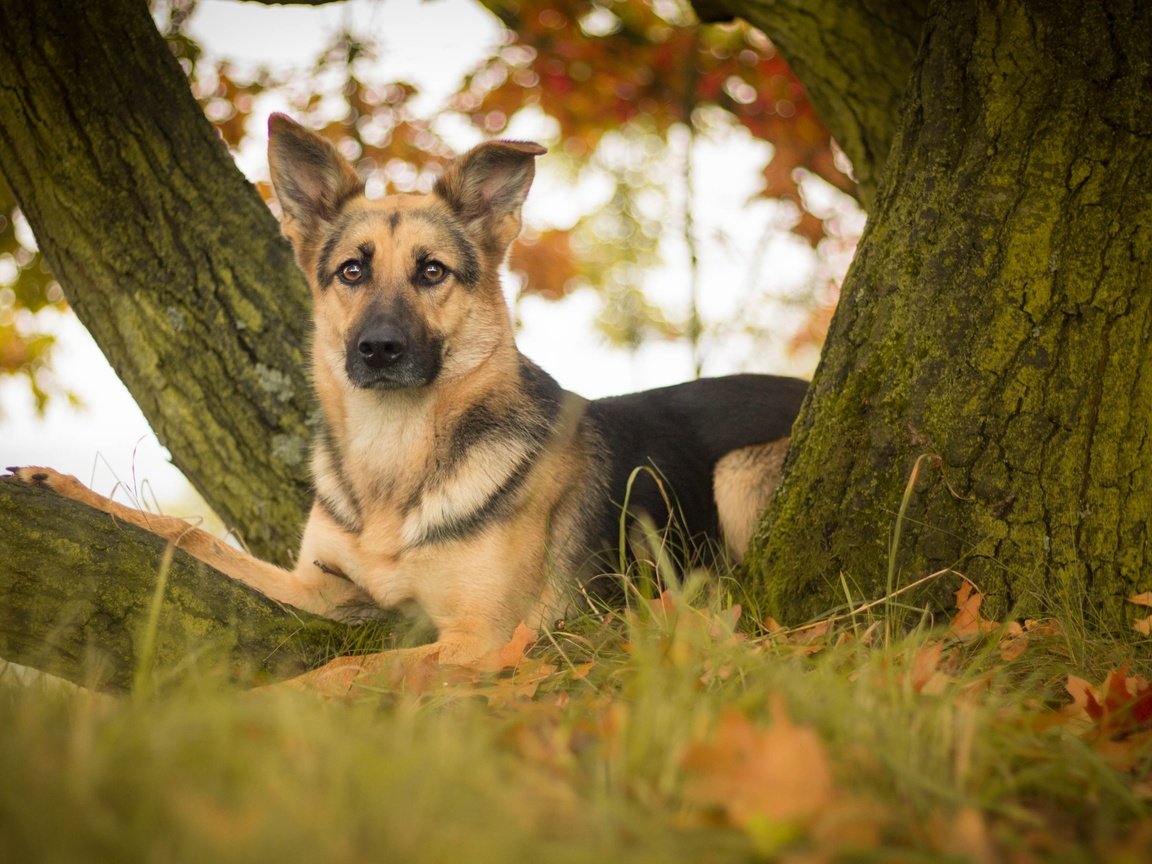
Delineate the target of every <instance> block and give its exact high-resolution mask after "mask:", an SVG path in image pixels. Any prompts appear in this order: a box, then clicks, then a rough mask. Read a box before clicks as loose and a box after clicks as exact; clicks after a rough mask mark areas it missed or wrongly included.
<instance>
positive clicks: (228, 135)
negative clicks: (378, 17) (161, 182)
mask: <svg viewBox="0 0 1152 864" xmlns="http://www.w3.org/2000/svg"><path fill="white" fill-rule="evenodd" d="M483 5H485V6H486V7H487V8H488V9H489V10H490V11H491V12H492V13H493V14H494V15H496V16H497V18H499V20H500V21H501V22H502V23H503V24H504V26H505V27H506V28H507V31H506V33H505V37H504V44H503V45H502V46H500V47H499V49H498V50H497V51H496V52H495V54H494V55H493V56H492V57H490V58H489V59H488V60H487V61H485V62H483V63H482V64H481V65H480V67H479V68H477V69H476V70H474V71H473V72H472V73H471V74H470V75H468V76H467V78H466V79H465V81H464V82H463V84H462V85H461V87H460V89H459V91H458V92H457V93H456V94H455V96H454V97H452V99H451V100H450V101H449V104H447V105H446V106H444V107H443V108H442V109H441V113H452V114H456V115H458V116H461V117H463V118H466V119H467V120H468V122H470V123H471V124H472V125H473V126H474V127H475V129H476V130H477V131H478V133H480V134H482V135H484V136H494V135H501V134H504V133H505V132H506V131H507V130H508V128H509V124H511V123H512V122H513V121H514V120H515V118H516V117H517V116H518V115H519V114H521V113H522V112H524V111H535V112H541V113H543V115H545V116H546V117H547V118H550V120H551V122H553V123H554V125H555V129H556V140H555V141H553V142H550V143H551V145H552V147H553V149H554V153H555V154H556V155H557V156H563V157H565V158H567V160H568V161H569V163H570V164H571V165H573V166H580V167H579V168H578V169H577V173H579V171H580V170H582V169H583V166H584V165H585V164H586V163H589V162H590V161H591V162H594V161H595V157H596V154H597V152H598V148H599V147H600V145H601V144H602V142H603V141H604V140H605V138H606V136H612V135H617V136H619V135H624V136H625V137H629V136H630V137H631V138H633V139H636V138H640V139H644V140H645V141H647V142H648V143H646V144H645V145H644V146H646V147H649V148H651V147H656V148H657V149H659V148H663V147H665V146H666V143H665V142H666V139H667V136H668V135H669V133H670V131H671V130H673V129H674V128H681V129H686V130H689V132H690V133H691V135H694V136H695V135H709V134H711V133H712V132H713V131H715V130H721V129H728V128H742V129H744V130H746V131H747V132H748V133H750V134H751V135H752V136H754V137H756V138H760V139H763V140H765V141H768V142H771V144H772V147H773V155H772V158H771V159H770V161H769V162H768V163H767V165H766V166H765V168H764V170H763V183H762V186H761V188H759V189H749V190H748V193H749V196H750V197H751V196H754V195H759V196H764V197H768V198H773V199H780V200H784V201H788V202H790V203H791V205H792V206H793V207H794V208H795V213H796V214H797V215H796V219H795V221H794V223H793V226H792V230H793V231H794V232H796V233H797V234H798V235H799V236H801V237H803V238H805V240H807V241H808V242H809V243H810V244H812V246H814V247H815V246H817V245H818V244H819V243H820V242H821V241H822V240H823V239H824V238H825V237H826V236H827V235H828V229H827V224H826V219H825V216H826V214H820V213H813V212H811V211H810V210H808V209H806V204H807V202H806V200H805V196H804V195H803V194H802V193H801V185H800V184H801V181H802V178H803V177H804V176H806V175H814V176H816V177H820V178H822V179H823V180H824V181H826V182H827V183H829V184H831V185H832V186H833V187H835V188H836V189H839V190H841V191H843V192H847V193H848V194H852V193H853V191H854V188H855V184H854V181H853V180H852V178H851V176H850V174H849V173H848V169H847V166H846V163H845V162H844V161H843V160H842V159H840V158H839V157H838V156H837V153H836V150H835V148H834V145H833V143H832V141H831V139H830V136H829V134H828V131H827V129H826V128H825V127H824V125H823V124H822V123H821V121H820V120H819V118H818V117H817V116H816V114H815V112H814V111H813V108H812V105H811V103H810V102H809V101H808V99H807V96H806V94H805V91H804V88H803V86H802V85H801V84H800V82H799V81H798V80H797V79H796V77H795V76H794V75H793V74H792V72H791V70H790V69H789V68H788V66H787V64H786V63H785V62H784V60H783V59H782V58H781V57H780V55H779V54H778V53H777V52H776V50H775V48H774V47H773V46H772V44H771V43H770V42H769V41H768V40H767V39H766V38H765V37H764V36H763V34H761V33H760V32H759V31H757V30H755V29H754V28H752V27H750V26H748V25H746V24H743V23H732V24H727V25H709V26H702V25H700V24H699V23H698V22H697V21H696V19H695V17H694V16H693V14H692V13H691V11H690V10H689V8H688V7H687V5H686V4H683V3H680V2H656V0H603V2H598V3H595V4H588V3H585V2H579V0H559V2H549V3H540V2H537V0H484V3H483ZM195 7H196V4H195V2H193V0H175V2H172V3H170V4H167V6H166V7H165V13H164V14H163V15H162V17H161V26H162V29H163V31H164V35H165V37H166V38H167V40H168V42H169V45H170V47H171V49H172V51H173V53H174V54H175V55H176V57H177V58H178V59H179V60H180V62H181V65H182V66H183V67H184V70H185V72H186V74H187V75H188V78H189V84H190V86H191V88H192V91H193V94H194V95H195V96H196V98H197V99H198V101H199V102H200V104H201V106H202V107H203V109H204V111H205V114H206V116H207V117H208V119H209V120H210V121H211V122H212V123H213V125H214V126H215V127H216V129H217V130H218V132H219V134H220V136H221V138H222V139H223V141H224V142H225V143H226V144H227V145H228V147H229V148H231V149H233V150H238V149H239V148H241V147H242V146H243V144H244V142H245V141H246V139H247V138H248V136H250V135H256V136H259V135H262V130H258V129H255V128H254V124H253V122H252V120H253V115H254V112H255V111H257V106H258V104H259V102H258V100H259V97H261V96H262V95H264V94H266V93H269V92H273V91H274V92H277V93H280V94H284V95H287V96H288V98H289V102H290V103H291V109H292V110H293V112H294V113H295V114H296V115H297V116H299V117H300V118H301V119H302V120H304V122H307V123H309V124H310V125H312V126H314V127H317V128H319V131H320V132H321V133H322V134H324V135H326V136H328V137H329V138H330V139H331V140H332V141H333V142H334V143H336V144H337V145H338V146H339V147H340V149H341V152H343V153H344V154H345V155H346V156H348V157H349V158H352V159H354V160H355V161H356V162H357V165H358V169H359V171H360V172H361V174H362V175H363V176H365V177H366V178H367V181H368V187H369V191H370V193H376V194H379V193H383V192H386V191H401V192H403V191H411V190H426V189H427V188H428V187H429V186H430V184H431V182H432V179H433V178H434V177H435V176H436V175H437V174H438V173H439V172H440V171H441V170H442V168H443V166H444V165H445V163H446V162H447V161H448V160H449V159H450V158H451V157H452V156H453V155H454V151H453V149H452V148H451V147H450V146H449V145H448V144H447V143H446V142H445V141H444V140H443V138H442V137H441V136H440V135H439V134H438V133H437V132H436V122H435V121H436V117H430V116H424V115H421V114H418V113H417V112H415V111H414V110H413V107H412V105H413V101H414V100H415V98H416V97H417V96H418V95H419V90H418V89H417V88H416V87H415V86H413V85H412V84H411V83H409V82H405V81H390V82H380V81H379V80H378V79H377V78H376V76H374V75H373V71H372V70H373V63H374V61H375V59H376V52H377V47H376V46H375V45H374V43H373V42H372V40H371V38H370V36H366V35H358V34H353V33H351V32H344V33H340V34H339V35H337V36H336V37H335V38H334V39H333V40H332V41H331V43H330V44H329V45H328V46H326V48H325V49H324V50H323V51H322V52H321V53H320V55H319V56H318V57H317V58H316V59H315V61H314V62H313V63H312V64H311V65H310V66H300V67H297V68H296V69H294V70H290V71H287V72H285V71H275V72H274V71H272V70H269V69H258V70H255V71H253V70H251V69H240V68H238V67H237V65H236V64H235V63H233V62H232V61H230V60H227V59H221V58H213V57H211V56H209V55H207V54H206V53H205V51H204V49H203V48H202V46H200V45H199V44H198V43H197V42H196V41H195V40H194V39H193V38H191V37H190V35H189V31H188V23H189V20H190V19H191V16H192V14H193V12H194V11H195ZM322 82H326V83H322ZM333 82H334V83H333ZM341 104H342V105H343V110H342V111H341V110H333V105H341ZM332 118H335V119H332ZM256 125H258V124H256ZM652 142H660V143H659V144H655V145H654V144H652ZM667 159H668V155H667V154H666V153H665V154H656V153H653V156H652V160H653V161H652V169H651V170H650V171H649V172H648V176H647V177H645V178H644V179H643V181H642V182H640V183H638V182H637V180H636V179H635V178H627V177H625V176H624V175H623V174H622V173H616V177H615V182H616V184H617V192H616V194H614V195H613V196H611V198H610V200H609V201H608V202H607V203H606V204H605V205H603V211H604V212H601V213H590V214H585V215H584V216H583V217H581V219H580V220H579V222H578V223H577V224H576V225H570V226H562V227H556V226H545V227H542V228H539V229H533V228H532V226H529V228H528V230H527V231H526V232H525V235H524V237H523V238H522V240H521V242H519V243H518V244H517V245H516V246H515V247H514V248H513V250H512V254H511V267H512V270H513V271H514V272H515V273H516V274H517V275H518V277H519V282H518V284H519V285H520V289H521V291H523V292H527V293H532V294H535V295H538V296H541V297H544V298H547V299H549V300H558V299H561V298H562V297H564V296H565V295H566V294H567V293H569V292H571V291H572V290H574V289H575V288H578V287H588V288H592V289H594V290H596V291H598V292H600V293H601V295H602V296H603V298H604V299H603V302H604V305H605V310H604V313H603V314H602V315H601V322H600V323H601V329H602V330H603V332H604V335H605V336H606V337H607V338H608V339H609V340H610V341H612V342H615V343H618V344H626V345H631V346H636V345H638V344H640V343H641V342H643V341H644V340H645V339H649V338H662V339H686V338H687V339H692V340H694V339H698V338H699V333H697V332H695V331H696V329H697V328H696V325H694V324H692V321H691V320H688V319H686V320H679V319H678V318H677V317H675V316H671V317H670V316H669V315H668V314H667V313H666V312H664V311H662V310H661V308H660V307H659V304H658V303H654V302H652V301H651V300H650V299H649V298H647V297H645V295H644V294H643V292H642V291H641V288H640V286H641V283H642V280H643V274H644V272H646V270H647V269H648V268H650V267H652V266H653V265H655V264H656V263H658V262H659V260H660V251H659V242H658V241H659V236H658V235H659V234H660V232H662V231H664V230H666V226H665V224H664V223H666V222H669V221H675V220H674V219H672V218H671V217H670V216H667V215H665V216H652V215H651V214H649V215H647V216H646V215H644V214H643V213H642V212H641V211H642V209H643V208H640V207H638V206H637V197H638V196H640V195H642V194H644V192H645V190H646V189H649V188H650V189H657V190H658V189H661V188H663V187H664V186H666V185H667V184H668V183H669V182H670V180H671V179H673V178H671V177H669V168H668V165H667ZM661 160H663V163H662V162H661ZM597 167H598V169H599V170H600V171H601V172H604V171H607V172H608V173H610V174H611V173H613V172H619V169H618V168H617V167H614V166H612V165H610V164H608V163H606V162H605V161H603V160H601V161H600V162H599V164H598V166H597ZM673 174H675V170H673ZM260 191H261V193H262V194H263V195H264V196H265V198H266V199H270V198H271V190H270V188H269V187H268V186H267V184H260ZM661 194H663V193H661ZM689 206H691V203H690V202H689ZM677 218H680V217H677ZM18 219H19V215H18V211H17V210H16V209H15V207H14V203H13V202H12V201H10V200H6V195H5V193H4V190H3V189H2V187H0V264H3V266H4V268H5V269H3V270H0V372H6V373H9V374H12V373H22V374H25V375H27V376H28V378H29V380H30V382H31V383H32V386H33V390H34V392H35V394H36V397H37V400H38V403H39V404H40V405H41V406H42V405H43V404H44V403H45V401H46V399H47V398H48V396H49V395H50V394H51V393H52V392H53V385H52V381H51V378H50V377H49V376H48V373H47V367H48V364H49V361H50V351H51V345H52V339H51V337H49V336H46V335H45V334H43V333H40V332H39V331H38V328H37V327H36V326H35V325H34V324H33V323H32V319H30V318H29V317H28V314H27V313H32V312H36V311H37V310H38V309H40V308H43V307H44V306H45V305H54V306H57V307H59V308H65V307H64V302H63V295H62V293H61V291H60V287H59V286H58V285H56V283H55V282H54V281H53V280H52V276H51V274H50V273H49V272H48V271H47V269H46V267H45V266H44V263H43V261H42V259H41V258H40V256H39V253H38V251H37V250H36V248H35V246H34V245H33V244H31V243H30V241H29V240H28V237H27V236H23V237H17V236H16V233H15V232H14V230H13V225H14V223H15V221H17V220H18ZM605 220H607V222H608V224H611V225H614V226H618V228H617V229H616V230H610V231H605V230H603V228H602V225H603V224H604V223H605ZM4 284H7V285H8V286H9V287H2V286H3V285H4ZM829 308H830V307H828V305H827V304H826V303H823V304H818V305H817V306H816V308H815V311H814V312H813V314H812V318H811V321H810V322H809V324H808V325H806V326H805V327H803V328H802V329H801V331H800V332H798V333H797V334H796V336H795V340H794V341H795V343H796V344H797V345H798V346H802V345H809V344H819V342H820V341H821V340H822V338H823V334H824V332H825V330H826V325H827V314H828V309H829ZM693 315H694V313H693ZM692 317H693V316H692V315H690V316H689V318H692Z"/></svg>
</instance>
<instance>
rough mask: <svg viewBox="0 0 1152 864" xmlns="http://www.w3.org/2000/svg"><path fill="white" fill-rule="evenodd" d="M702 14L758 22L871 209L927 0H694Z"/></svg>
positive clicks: (706, 17) (706, 18)
mask: <svg viewBox="0 0 1152 864" xmlns="http://www.w3.org/2000/svg"><path fill="white" fill-rule="evenodd" d="M692 5H693V6H694V7H695V8H696V11H697V14H698V15H699V16H700V18H701V20H704V21H717V20H722V19H724V18H730V17H733V16H735V17H740V18H743V19H745V20H746V21H747V22H748V23H749V24H751V25H753V26H754V27H757V28H759V29H760V30H762V31H763V32H764V34H765V35H767V36H768V38H769V39H771V40H772V43H773V44H774V45H775V46H776V47H777V48H778V49H779V51H780V53H781V54H782V55H784V57H785V58H786V59H787V60H788V64H789V65H790V66H791V67H792V69H793V71H794V72H795V73H796V76H797V77H798V78H799V79H800V80H801V81H803V82H804V88H805V90H807V92H808V96H809V98H810V99H811V100H812V104H813V105H814V106H815V107H816V111H817V113H818V114H819V115H820V118H821V119H822V120H823V121H824V122H825V124H827V126H828V128H829V129H830V130H831V131H832V136H833V137H834V138H835V139H836V142H837V143H838V144H839V145H840V147H841V148H842V149H843V150H844V153H845V155H847V156H848V158H849V160H850V161H851V162H852V168H853V170H854V172H855V174H856V179H857V182H858V184H859V195H858V197H859V199H860V203H861V205H862V206H863V207H864V209H865V210H871V208H872V205H873V202H874V199H875V196H876V189H877V187H878V185H879V183H880V179H881V178H882V177H883V175H884V169H885V167H886V165H887V162H888V153H889V151H890V150H891V148H892V139H893V138H894V137H895V134H896V129H897V127H898V125H899V121H900V104H901V100H902V98H903V95H904V88H905V86H906V85H907V83H908V76H909V73H910V72H911V71H912V61H913V59H914V58H915V56H916V48H917V46H918V45H919V44H920V37H921V34H922V32H923V29H924V21H925V19H926V18H927V14H928V5H929V4H928V2H927V0H861V2H853V0H693V2H692Z"/></svg>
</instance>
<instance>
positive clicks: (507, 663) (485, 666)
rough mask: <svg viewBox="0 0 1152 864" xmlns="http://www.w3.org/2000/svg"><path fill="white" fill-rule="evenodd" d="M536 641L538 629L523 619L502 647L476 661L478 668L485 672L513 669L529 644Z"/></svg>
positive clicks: (522, 657)
mask: <svg viewBox="0 0 1152 864" xmlns="http://www.w3.org/2000/svg"><path fill="white" fill-rule="evenodd" d="M535 641H536V631H535V630H533V629H532V628H531V627H529V626H528V625H527V624H525V623H524V622H523V621H521V622H520V623H519V624H517V625H516V630H515V631H514V632H513V633H512V638H511V639H509V640H508V643H507V644H506V645H504V646H503V647H502V648H497V649H496V650H495V651H490V652H489V653H488V654H486V655H485V656H484V657H481V658H480V659H479V660H478V661H476V664H475V665H476V668H478V669H482V670H484V671H485V672H498V671H499V670H501V669H512V668H513V667H515V666H516V665H517V664H518V663H519V662H520V661H521V660H523V659H524V652H525V650H527V648H528V646H529V645H531V644H532V643H533V642H535Z"/></svg>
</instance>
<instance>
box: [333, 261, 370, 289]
mask: <svg viewBox="0 0 1152 864" xmlns="http://www.w3.org/2000/svg"><path fill="white" fill-rule="evenodd" d="M336 275H337V276H339V277H340V281H341V282H343V283H344V284H345V285H355V284H356V283H358V282H360V281H361V280H362V279H363V278H364V265H363V264H361V263H360V262H359V261H345V262H344V263H343V264H341V265H340V269H339V270H337V271H336Z"/></svg>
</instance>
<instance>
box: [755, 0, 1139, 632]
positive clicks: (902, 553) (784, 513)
mask: <svg viewBox="0 0 1152 864" xmlns="http://www.w3.org/2000/svg"><path fill="white" fill-rule="evenodd" d="M944 5H945V6H946V8H943V7H942V8H940V9H939V10H938V11H937V14H936V17H935V18H934V19H933V20H932V21H931V22H930V24H929V27H928V31H927V34H926V38H925V41H924V43H923V45H922V46H921V54H920V57H919V58H918V60H917V63H916V66H915V70H914V73H913V78H912V82H911V89H910V93H911V94H912V98H911V99H910V101H909V102H908V104H907V105H906V106H905V109H904V113H903V116H902V122H901V127H900V131H899V134H898V135H897V137H896V141H895V145H894V148H893V152H892V157H891V160H890V163H889V174H888V176H887V179H886V182H885V183H884V185H883V187H882V189H881V192H880V196H879V199H878V203H877V206H876V207H875V208H874V210H873V213H872V217H871V221H870V224H869V227H868V230H867V232H866V234H865V237H864V239H863V242H862V244H861V248H860V251H859V254H858V256H857V260H856V261H855V262H854V264H853V267H852V270H851V272H850V274H849V276H848V279H847V281H846V283H845V286H844V292H843V299H842V301H841V308H840V310H839V311H838V312H837V315H836V318H835V320H834V322H833V325H832V329H831V332H830V334H829V340H828V345H827V348H826V351H825V355H824V358H823V360H822V363H821V367H820V369H819V370H818V372H817V375H816V379H815V381H814V383H813V389H812V394H811V397H810V399H809V401H808V404H807V405H806V407H805V410H804V412H803V414H802V416H801V418H800V420H799V422H798V427H797V431H796V434H795V435H794V437H793V453H792V454H791V456H790V462H789V466H788V468H787V474H786V479H785V484H784V486H783V487H782V490H781V492H780V494H779V495H778V496H777V498H776V500H775V501H774V502H773V504H772V507H771V508H770V511H769V514H768V522H767V523H766V527H765V528H764V530H762V531H761V533H760V535H759V536H758V538H757V542H756V543H755V548H754V551H753V555H752V571H753V572H754V573H755V575H756V578H757V580H758V582H759V585H760V586H761V587H762V589H763V590H764V592H765V593H766V595H767V597H768V598H769V608H770V611H772V612H773V614H776V615H777V616H783V617H785V618H787V619H790V620H795V619H796V618H799V617H804V616H807V615H809V614H814V613H817V612H819V611H821V610H822V609H825V608H828V607H830V606H833V605H835V604H836V603H837V602H838V601H840V600H842V594H841V593H840V592H839V590H838V588H837V586H838V584H839V578H840V574H841V573H843V574H844V575H846V576H847V577H848V578H849V580H850V581H851V582H853V583H855V584H856V585H857V586H858V588H857V590H858V591H860V592H861V593H863V594H866V595H870V596H874V595H877V594H880V593H883V590H884V585H885V575H886V573H887V568H888V538H889V536H890V532H891V530H892V527H893V523H894V518H895V517H894V514H895V512H896V509H897V507H898V505H899V502H900V499H901V495H902V493H903V489H904V486H905V484H906V482H907V478H908V476H909V471H910V469H911V466H912V464H913V463H914V461H915V460H916V459H917V458H918V457H919V456H920V455H922V454H935V455H937V456H939V457H940V461H939V467H938V468H936V469H933V470H930V471H929V472H928V473H927V475H926V476H925V478H924V480H923V481H922V483H921V484H920V488H919V489H918V490H917V494H916V496H915V498H914V501H913V504H912V507H911V509H910V511H909V518H908V521H907V523H906V524H905V525H904V526H903V537H902V543H901V548H900V549H899V552H898V558H897V564H898V567H899V570H900V573H901V581H904V582H907V581H911V580H912V579H913V578H915V577H917V576H919V575H923V574H924V573H927V572H931V571H933V570H936V569H939V568H941V567H948V566H950V567H955V568H957V569H959V570H962V571H963V572H965V573H967V574H968V575H969V576H971V577H972V578H974V579H975V580H976V581H977V583H978V584H979V585H980V586H981V588H983V589H984V590H986V591H987V592H988V593H989V595H990V598H991V602H990V607H991V608H992V609H993V610H994V611H997V612H1000V613H1004V612H1007V611H1009V610H1016V611H1018V612H1021V613H1023V614H1033V615H1034V614H1040V613H1042V612H1044V611H1049V610H1051V609H1052V608H1053V607H1054V606H1059V605H1061V604H1063V603H1065V602H1066V601H1067V599H1068V598H1070V597H1071V598H1084V597H1088V598H1091V602H1092V604H1093V605H1094V606H1096V607H1098V611H1099V612H1100V614H1102V615H1103V616H1104V618H1105V620H1108V621H1111V622H1116V621H1118V620H1119V619H1120V617H1121V615H1122V610H1123V605H1124V604H1123V598H1124V597H1125V596H1126V595H1127V594H1128V593H1131V592H1132V591H1135V590H1138V589H1142V588H1147V587H1148V580H1149V578H1152V567H1150V566H1149V565H1150V564H1152V562H1150V561H1149V557H1150V556H1149V550H1148V544H1147V535H1148V531H1149V523H1150V521H1152V447H1150V446H1149V434H1148V433H1149V428H1148V427H1149V421H1150V420H1152V354H1150V352H1149V345H1150V344H1152V343H1150V340H1149V335H1150V332H1152V292H1149V291H1148V290H1147V287H1148V285H1149V284H1150V281H1152V264H1150V262H1152V243H1150V237H1149V232H1148V229H1147V228H1146V227H1145V226H1147V225H1149V224H1152V108H1150V103H1149V100H1148V98H1147V93H1148V92H1149V89H1148V87H1149V83H1150V73H1149V70H1150V69H1152V12H1150V11H1149V10H1148V9H1146V8H1143V7H1141V8H1138V9H1137V8H1129V7H1126V6H1124V5H1123V4H1104V5H1102V6H1100V7H1099V8H1097V7H1093V8H1092V9H1085V8H1084V7H1083V6H1082V4H1078V3H1058V4H1027V3H1013V4H1008V5H1006V6H1005V5H1003V4H997V5H993V4H985V3H980V2H969V3H957V4H944ZM768 526H770V527H768Z"/></svg>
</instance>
